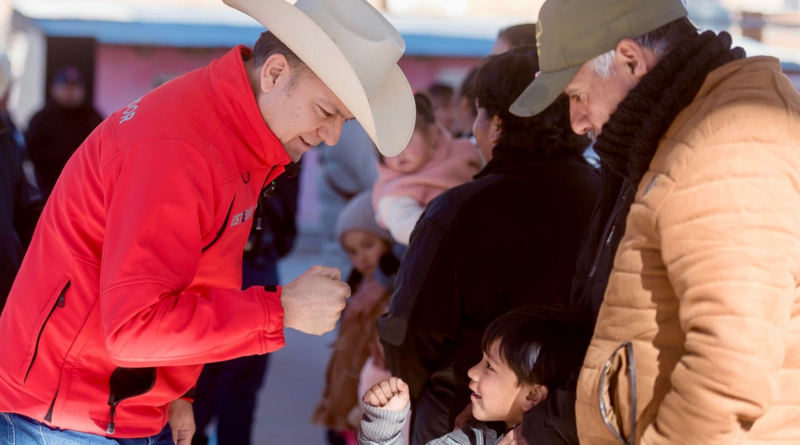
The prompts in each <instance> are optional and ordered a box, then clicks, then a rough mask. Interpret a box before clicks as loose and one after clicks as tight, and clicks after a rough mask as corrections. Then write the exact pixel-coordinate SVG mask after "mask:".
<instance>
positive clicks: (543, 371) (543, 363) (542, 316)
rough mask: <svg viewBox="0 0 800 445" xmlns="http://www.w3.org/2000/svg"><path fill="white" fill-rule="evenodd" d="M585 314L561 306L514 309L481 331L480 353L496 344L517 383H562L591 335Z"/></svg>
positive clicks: (551, 385)
mask: <svg viewBox="0 0 800 445" xmlns="http://www.w3.org/2000/svg"><path fill="white" fill-rule="evenodd" d="M585 315H588V314H583V313H579V312H577V311H575V310H569V309H567V308H564V307H536V308H534V307H526V308H520V309H514V310H513V311H511V312H508V313H506V314H505V315H502V316H500V317H499V318H497V319H496V320H494V321H493V322H492V323H491V324H490V325H489V327H488V328H486V332H485V333H484V334H483V342H482V345H481V346H482V347H483V352H485V353H486V354H488V353H489V351H490V350H491V348H492V346H494V344H495V343H497V344H498V351H499V354H500V357H497V358H498V359H499V360H502V361H503V363H505V364H506V365H507V366H508V367H509V368H511V369H512V370H513V371H514V373H515V374H516V376H517V386H522V385H535V384H538V385H544V386H546V387H547V389H548V390H550V391H552V390H553V389H555V388H557V387H559V386H561V385H563V384H565V383H566V382H567V379H569V376H570V374H571V373H572V371H573V370H574V369H575V368H576V367H577V366H580V364H581V363H582V362H583V357H584V355H585V354H586V349H587V348H588V347H589V341H590V340H591V337H592V329H591V321H590V319H589V317H588V316H585Z"/></svg>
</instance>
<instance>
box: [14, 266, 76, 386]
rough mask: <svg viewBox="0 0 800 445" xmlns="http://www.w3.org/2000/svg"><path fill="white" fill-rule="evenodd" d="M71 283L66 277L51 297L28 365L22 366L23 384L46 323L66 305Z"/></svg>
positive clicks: (37, 351) (34, 358)
mask: <svg viewBox="0 0 800 445" xmlns="http://www.w3.org/2000/svg"><path fill="white" fill-rule="evenodd" d="M71 285H72V280H69V279H67V282H66V283H64V284H63V285H62V286H60V287H59V291H58V293H57V294H56V295H55V296H54V298H53V301H52V303H51V306H50V309H49V312H48V313H47V316H46V317H45V319H44V321H43V322H42V324H41V325H40V326H39V329H38V333H37V335H36V342H35V343H34V344H33V351H32V353H31V358H30V360H28V365H27V366H23V368H22V370H24V374H23V376H22V383H23V384H25V383H26V382H27V381H28V376H29V375H30V373H31V370H32V369H33V365H34V364H36V358H37V357H38V356H39V350H40V349H41V348H42V335H43V334H44V331H45V329H46V328H47V324H48V323H49V322H50V319H51V318H52V317H53V314H55V312H56V311H57V310H59V309H61V308H64V307H65V306H66V305H67V291H68V290H69V288H70V286H71Z"/></svg>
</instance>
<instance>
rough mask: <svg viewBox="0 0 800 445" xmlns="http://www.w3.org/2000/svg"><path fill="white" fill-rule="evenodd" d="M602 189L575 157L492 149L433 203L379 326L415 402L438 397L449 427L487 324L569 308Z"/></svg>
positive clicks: (465, 396) (393, 366) (461, 404)
mask: <svg viewBox="0 0 800 445" xmlns="http://www.w3.org/2000/svg"><path fill="white" fill-rule="evenodd" d="M599 189H600V177H599V175H598V174H597V172H596V170H594V169H593V168H592V167H590V166H589V165H588V164H587V163H586V161H585V160H584V159H583V157H582V156H581V155H580V154H577V153H575V154H559V153H556V154H550V155H544V154H535V153H530V152H529V151H527V150H513V149H512V150H504V149H503V148H502V147H499V148H498V149H496V151H495V158H494V159H493V160H492V161H491V162H490V163H489V164H488V165H487V166H486V168H484V170H483V171H482V172H481V173H480V174H479V175H478V176H476V179H475V180H474V181H472V182H469V183H467V184H464V185H461V186H459V187H456V188H454V189H452V190H449V191H448V192H446V193H444V194H442V195H441V196H439V197H438V198H437V199H435V200H434V201H432V202H431V203H430V204H429V206H428V208H427V210H426V211H425V213H424V214H423V215H422V217H421V218H420V221H419V222H418V223H417V226H416V228H415V230H414V232H413V234H412V237H411V243H410V245H409V248H408V251H407V252H406V254H405V256H404V257H403V260H402V264H401V267H400V272H399V275H398V278H397V282H396V287H395V291H394V294H393V296H392V300H391V305H390V308H389V313H388V314H387V315H386V316H385V317H384V318H383V319H381V320H380V321H379V323H378V329H379V332H380V335H381V338H382V342H383V345H384V349H385V353H386V360H387V364H388V365H389V368H390V370H391V372H392V375H394V376H397V377H400V378H402V379H403V380H404V381H406V382H407V383H408V384H409V387H410V390H411V396H412V401H414V402H415V403H416V401H418V400H419V398H420V396H421V395H422V394H423V392H428V393H429V395H428V397H430V394H442V395H441V397H439V396H434V397H435V398H436V397H438V398H440V399H442V400H437V401H436V404H438V405H439V406H445V405H447V406H449V407H450V409H449V419H447V420H448V422H446V423H447V424H449V425H450V430H452V421H453V419H454V418H455V416H456V415H458V414H459V413H460V412H461V411H462V410H463V409H464V408H465V407H466V405H467V404H469V395H470V390H469V388H468V384H469V377H468V376H467V371H468V370H469V368H471V367H472V366H474V365H475V364H476V363H478V362H479V361H480V360H481V339H482V336H483V333H484V331H485V330H486V327H487V326H488V325H489V323H491V322H492V321H493V320H494V319H495V318H497V317H498V316H500V315H502V314H504V313H506V312H508V311H510V310H513V309H515V308H518V307H522V306H536V305H545V304H554V303H561V304H566V303H568V302H569V298H570V287H571V283H572V277H573V275H574V272H575V261H576V258H577V254H578V248H579V246H580V243H581V238H582V236H583V234H584V232H585V229H586V226H587V224H588V223H589V219H590V217H591V212H592V208H593V207H594V205H595V202H596V201H597V197H598V192H599ZM450 367H452V369H453V372H454V377H455V385H454V386H455V389H454V391H455V392H454V394H453V388H449V389H447V388H446V389H445V390H444V391H440V390H441V388H437V386H442V385H445V386H446V385H448V383H447V382H446V381H443V380H442V379H439V378H438V377H437V375H438V373H440V372H442V371H443V370H447V369H448V368H450ZM444 380H447V379H444ZM451 385H452V384H451ZM447 398H452V401H450V400H446V399H447ZM438 423H443V422H438ZM427 428H428V427H427V426H426V429H427ZM438 428H447V425H442V426H440V427H438ZM448 432H449V430H444V431H430V432H429V434H430V437H440V436H442V435H444V434H447V433H448ZM435 434H438V435H436V436H434V435H435ZM426 435H427V434H426ZM415 436H416V433H415ZM423 443H424V442H423Z"/></svg>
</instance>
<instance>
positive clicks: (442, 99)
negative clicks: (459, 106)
mask: <svg viewBox="0 0 800 445" xmlns="http://www.w3.org/2000/svg"><path fill="white" fill-rule="evenodd" d="M428 96H430V98H431V101H432V102H433V103H434V104H436V105H446V104H448V103H452V102H453V99H454V98H455V96H456V90H454V89H453V87H451V86H450V85H445V84H443V83H434V84H433V85H431V86H429V87H428Z"/></svg>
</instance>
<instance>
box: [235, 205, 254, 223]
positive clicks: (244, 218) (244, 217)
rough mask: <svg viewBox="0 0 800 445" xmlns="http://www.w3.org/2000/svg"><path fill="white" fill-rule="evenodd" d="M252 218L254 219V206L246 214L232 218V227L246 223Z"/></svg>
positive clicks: (239, 214) (238, 214)
mask: <svg viewBox="0 0 800 445" xmlns="http://www.w3.org/2000/svg"><path fill="white" fill-rule="evenodd" d="M252 217H253V206H250V208H249V209H247V210H245V211H244V212H242V213H237V214H235V215H233V217H232V218H231V227H233V226H238V225H239V224H242V223H245V222H247V221H248V220H249V219H250V218H252Z"/></svg>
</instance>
